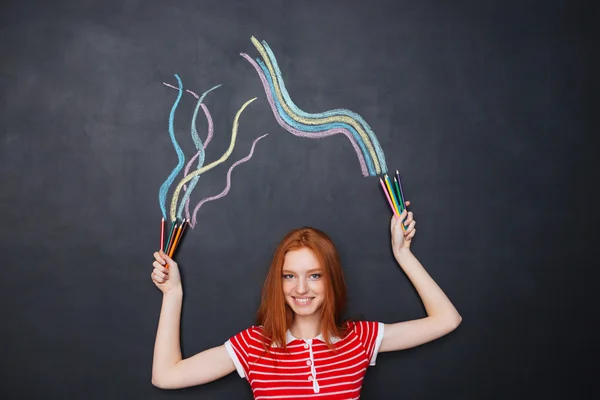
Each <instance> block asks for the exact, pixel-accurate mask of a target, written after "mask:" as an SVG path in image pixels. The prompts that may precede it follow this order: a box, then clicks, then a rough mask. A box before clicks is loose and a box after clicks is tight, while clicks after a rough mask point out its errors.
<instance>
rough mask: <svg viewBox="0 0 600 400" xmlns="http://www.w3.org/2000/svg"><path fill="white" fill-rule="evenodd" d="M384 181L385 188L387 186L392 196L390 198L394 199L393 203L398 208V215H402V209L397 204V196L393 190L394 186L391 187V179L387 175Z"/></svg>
mask: <svg viewBox="0 0 600 400" xmlns="http://www.w3.org/2000/svg"><path fill="white" fill-rule="evenodd" d="M384 179H385V186H387V189H388V193H389V194H390V198H391V199H392V203H393V204H394V207H395V208H396V213H397V214H398V215H400V209H399V208H398V204H397V203H396V196H394V191H393V190H392V186H391V185H390V178H389V177H388V176H387V174H386V175H385V176H384Z"/></svg>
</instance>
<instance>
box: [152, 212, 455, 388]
mask: <svg viewBox="0 0 600 400" xmlns="http://www.w3.org/2000/svg"><path fill="white" fill-rule="evenodd" d="M408 204H409V202H407V205H408ZM401 221H405V226H406V229H405V230H404V231H403V229H402V226H401V224H402V222H401ZM415 223H416V222H415V221H414V220H413V214H412V212H408V213H407V211H406V210H404V211H403V212H402V214H401V215H400V218H395V217H392V221H391V227H390V228H391V236H392V250H393V254H394V257H395V258H396V261H397V262H398V264H399V265H400V267H401V268H402V269H403V270H404V272H405V273H406V275H407V276H408V278H409V279H410V281H411V282H412V284H413V285H414V286H415V288H416V290H417V292H418V293H419V296H420V297H421V300H422V301H423V304H424V305H425V309H426V311H427V317H425V318H421V319H417V320H413V321H405V322H397V323H394V324H383V323H378V322H370V321H353V322H351V321H347V322H345V323H344V322H342V321H341V313H342V310H343V308H344V304H345V300H346V286H345V282H344V276H343V273H342V269H341V267H340V261H339V257H338V253H337V250H336V248H335V247H334V245H333V243H332V242H331V240H330V239H329V237H327V235H325V234H324V233H323V232H321V231H319V230H317V229H313V228H301V229H296V230H294V231H292V232H290V233H289V234H288V235H286V237H285V238H284V239H283V240H282V241H281V243H280V244H279V246H278V248H277V250H276V251H275V254H274V257H273V261H272V263H271V268H270V271H269V273H268V275H267V278H266V281H265V284H264V287H263V294H262V302H261V305H260V308H259V310H258V316H257V325H256V326H253V327H251V328H249V329H246V330H245V331H242V332H240V333H238V334H237V335H235V336H234V337H232V338H230V339H229V340H228V341H227V342H226V343H225V344H223V345H221V346H218V347H214V348H212V349H209V350H205V351H203V352H201V353H198V354H196V355H195V356H193V357H190V358H187V359H185V360H184V359H182V356H181V349H180V343H179V325H180V316H181V304H182V298H183V290H182V286H181V280H180V276H179V270H178V266H177V263H176V262H174V261H173V260H172V259H170V258H169V257H168V256H166V255H165V254H164V253H163V252H162V251H160V252H157V253H154V258H155V259H156V261H154V263H153V266H154V270H153V271H152V274H151V276H152V280H153V282H154V284H155V285H156V286H157V287H158V288H159V289H160V290H161V291H162V292H163V302H162V308H161V312H160V320H159V324H158V331H157V333H156V343H155V347H154V361H153V365H152V383H153V384H154V385H155V386H157V387H160V388H164V389H175V388H183V387H188V386H194V385H200V384H203V383H208V382H211V381H214V380H216V379H219V378H221V377H223V376H225V375H227V374H229V373H231V372H233V371H236V370H237V372H238V374H239V375H240V376H241V377H242V378H246V379H247V380H248V382H249V383H250V386H251V388H252V391H253V393H254V397H255V398H256V399H284V398H286V399H287V398H295V399H305V398H308V399H321V398H322V399H328V400H333V399H358V398H359V397H360V390H361V387H362V382H363V377H364V375H365V372H366V369H367V367H368V366H369V365H375V360H376V357H377V354H378V353H382V352H386V351H396V350H402V349H407V348H410V347H415V346H419V345H421V344H423V343H426V342H429V341H431V340H434V339H437V338H439V337H441V336H443V335H446V334H447V333H449V332H451V331H453V330H454V329H456V327H457V326H458V325H459V324H460V322H461V317H460V315H459V313H458V312H457V310H456V308H455V307H454V306H453V305H452V303H451V302H450V300H449V299H448V298H447V297H446V295H445V294H444V292H443V291H442V290H441V289H440V288H439V286H438V285H437V284H436V283H435V282H434V280H433V279H432V278H431V277H430V276H429V274H428V273H427V272H426V271H425V269H424V268H423V266H422V265H421V263H420V262H419V261H418V260H417V258H416V257H415V256H414V255H413V254H412V252H411V251H410V244H411V241H412V239H413V237H414V236H415V232H416V230H415ZM167 267H168V268H167Z"/></svg>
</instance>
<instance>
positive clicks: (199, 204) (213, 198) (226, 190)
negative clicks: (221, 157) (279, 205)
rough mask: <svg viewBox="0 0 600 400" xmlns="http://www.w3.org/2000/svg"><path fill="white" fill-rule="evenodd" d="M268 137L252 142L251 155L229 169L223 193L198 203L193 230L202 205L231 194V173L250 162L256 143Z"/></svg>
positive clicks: (193, 219)
mask: <svg viewBox="0 0 600 400" xmlns="http://www.w3.org/2000/svg"><path fill="white" fill-rule="evenodd" d="M267 135H268V133H265V134H264V135H262V136H260V137H257V138H256V139H254V141H253V142H252V148H251V149H250V153H249V154H248V155H247V156H246V157H244V158H242V159H241V160H238V161H236V162H235V163H233V165H232V166H231V167H229V170H228V171H227V185H226V186H225V189H223V191H222V192H221V193H219V194H218V195H216V196H211V197H206V198H204V199H202V200H200V201H199V202H198V204H197V205H196V208H194V216H193V218H192V219H191V222H190V226H191V227H192V228H194V227H195V226H196V214H197V213H198V210H199V209H200V207H202V205H203V204H204V203H207V202H209V201H213V200H218V199H220V198H222V197H225V196H226V195H227V193H229V189H231V171H233V169H234V168H235V167H237V166H238V165H240V164H243V163H245V162H246V161H248V160H249V159H251V158H252V155H253V154H254V147H255V146H256V143H258V141H259V140H260V139H262V138H264V137H265V136H267Z"/></svg>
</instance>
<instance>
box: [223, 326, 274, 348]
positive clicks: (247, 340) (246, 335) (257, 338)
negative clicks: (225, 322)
mask: <svg viewBox="0 0 600 400" xmlns="http://www.w3.org/2000/svg"><path fill="white" fill-rule="evenodd" d="M266 341H267V337H266V336H265V334H264V330H263V328H262V326H251V327H250V328H248V329H244V330H243V331H241V332H239V333H238V334H236V335H235V336H233V337H231V338H230V339H229V342H231V344H232V345H234V346H239V347H243V348H254V347H259V348H261V349H262V348H263V346H264V344H265V342H266Z"/></svg>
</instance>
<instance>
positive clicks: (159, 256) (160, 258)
mask: <svg viewBox="0 0 600 400" xmlns="http://www.w3.org/2000/svg"><path fill="white" fill-rule="evenodd" d="M160 252H161V253H162V250H160ZM154 259H155V260H156V261H158V262H159V263H161V264H162V265H165V264H166V263H167V262H166V261H165V260H164V258H162V256H161V255H160V253H159V252H158V251H156V252H154Z"/></svg>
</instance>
